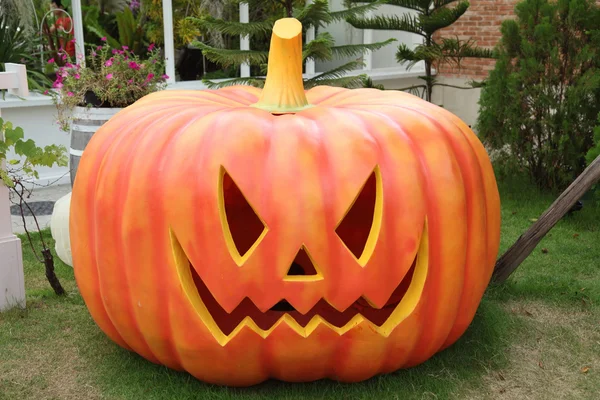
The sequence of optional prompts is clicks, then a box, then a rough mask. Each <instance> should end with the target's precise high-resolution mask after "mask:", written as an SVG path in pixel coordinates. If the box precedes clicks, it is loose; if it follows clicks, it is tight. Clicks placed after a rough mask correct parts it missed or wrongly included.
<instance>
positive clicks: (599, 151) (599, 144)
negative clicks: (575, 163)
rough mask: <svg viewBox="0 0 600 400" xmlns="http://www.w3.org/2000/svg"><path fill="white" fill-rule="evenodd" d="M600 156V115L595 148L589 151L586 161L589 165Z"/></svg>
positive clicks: (595, 135)
mask: <svg viewBox="0 0 600 400" xmlns="http://www.w3.org/2000/svg"><path fill="white" fill-rule="evenodd" d="M598 156H600V114H598V126H597V127H596V128H595V129H594V146H593V147H592V148H591V149H590V151H588V153H587V156H586V160H587V163H588V165H589V164H591V163H592V161H594V160H595V159H596V157H598Z"/></svg>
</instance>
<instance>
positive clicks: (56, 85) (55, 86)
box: [52, 81, 63, 89]
mask: <svg viewBox="0 0 600 400" xmlns="http://www.w3.org/2000/svg"><path fill="white" fill-rule="evenodd" d="M52 87H53V88H56V89H60V88H61V87H63V84H62V82H59V81H55V82H54V83H53V84H52Z"/></svg>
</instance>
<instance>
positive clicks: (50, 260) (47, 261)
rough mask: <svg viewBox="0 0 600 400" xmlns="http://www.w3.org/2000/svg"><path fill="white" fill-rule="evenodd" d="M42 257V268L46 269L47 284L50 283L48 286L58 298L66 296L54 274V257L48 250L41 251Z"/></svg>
mask: <svg viewBox="0 0 600 400" xmlns="http://www.w3.org/2000/svg"><path fill="white" fill-rule="evenodd" d="M42 255H43V256H44V266H45V267H46V278H48V282H50V286H52V289H54V293H56V294H57V295H58V296H62V295H64V294H66V292H65V289H63V287H62V285H61V284H60V281H59V280H58V277H57V276H56V274H55V273H54V257H53V256H52V253H51V252H50V250H49V249H43V250H42Z"/></svg>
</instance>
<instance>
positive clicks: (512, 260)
mask: <svg viewBox="0 0 600 400" xmlns="http://www.w3.org/2000/svg"><path fill="white" fill-rule="evenodd" d="M598 181H600V156H598V157H597V158H596V159H595V160H594V161H593V162H592V163H591V164H590V165H589V166H588V167H587V168H586V169H585V171H583V172H582V173H581V175H579V176H578V177H577V179H575V181H573V183H571V185H570V186H569V187H568V188H567V189H566V190H565V191H564V192H563V193H562V194H561V195H560V196H559V197H558V199H556V200H555V201H554V203H552V205H551V206H550V207H549V208H548V209H547V210H546V211H545V212H544V213H543V214H542V216H541V217H540V218H539V219H538V220H537V221H536V222H535V223H534V224H533V225H531V227H530V228H529V229H528V230H527V231H526V232H525V233H524V234H522V235H521V236H520V237H519V239H517V241H516V242H515V244H513V245H512V246H511V247H510V248H509V249H508V250H507V251H506V253H504V254H503V255H502V257H500V258H499V259H498V261H497V262H496V266H495V268H494V273H493V275H492V279H493V280H494V281H495V282H497V283H500V282H504V281H505V280H506V279H507V278H508V277H509V276H510V274H512V273H513V272H514V270H515V269H517V267H518V266H519V265H520V264H521V263H522V262H523V260H525V259H526V258H527V256H529V254H531V252H532V251H533V249H534V248H535V246H537V244H538V243H539V242H540V240H542V238H543V237H544V236H545V235H546V233H548V231H549V230H550V229H552V227H553V226H554V225H555V224H556V223H557V222H558V221H559V220H560V219H561V218H562V217H563V216H564V215H565V214H566V213H567V212H568V211H569V210H570V209H571V207H573V205H574V204H575V203H576V202H577V200H579V199H580V198H581V197H582V196H583V195H584V194H585V192H587V191H588V190H590V188H591V187H592V186H593V185H594V184H595V183H596V182H598Z"/></svg>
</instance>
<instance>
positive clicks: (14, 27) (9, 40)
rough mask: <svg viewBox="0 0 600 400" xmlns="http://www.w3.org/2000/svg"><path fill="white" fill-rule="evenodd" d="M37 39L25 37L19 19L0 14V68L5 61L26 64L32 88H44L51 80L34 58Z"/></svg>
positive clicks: (2, 67)
mask: <svg viewBox="0 0 600 400" xmlns="http://www.w3.org/2000/svg"><path fill="white" fill-rule="evenodd" d="M37 43H39V39H37V38H35V37H33V38H31V37H27V36H26V34H25V30H24V29H23V28H22V27H21V24H20V21H19V20H17V19H13V18H11V17H10V16H9V15H8V14H0V68H1V70H4V64H5V63H17V64H25V65H27V81H28V84H29V87H30V88H31V89H33V90H44V89H46V88H48V87H50V85H51V84H52V81H51V80H50V79H49V78H48V77H47V76H46V75H45V74H44V73H43V72H42V71H41V69H40V68H39V65H37V64H36V62H37V60H36V59H34V54H35V47H36V44H37Z"/></svg>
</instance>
